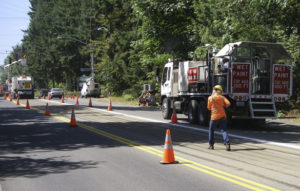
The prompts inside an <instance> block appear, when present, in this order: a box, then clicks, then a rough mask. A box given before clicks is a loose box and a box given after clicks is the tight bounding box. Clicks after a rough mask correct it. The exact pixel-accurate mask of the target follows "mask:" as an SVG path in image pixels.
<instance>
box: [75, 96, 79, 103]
mask: <svg viewBox="0 0 300 191" xmlns="http://www.w3.org/2000/svg"><path fill="white" fill-rule="evenodd" d="M75 105H79V101H78V96H77V99H76V101H75Z"/></svg>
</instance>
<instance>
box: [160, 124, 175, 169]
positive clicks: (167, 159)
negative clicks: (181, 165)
mask: <svg viewBox="0 0 300 191" xmlns="http://www.w3.org/2000/svg"><path fill="white" fill-rule="evenodd" d="M160 163H161V164H171V163H175V157H174V151H173V145H172V139H171V132H170V129H167V132H166V140H165V146H164V155H163V158H162V161H160Z"/></svg>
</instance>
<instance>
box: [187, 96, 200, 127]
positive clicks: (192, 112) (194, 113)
mask: <svg viewBox="0 0 300 191" xmlns="http://www.w3.org/2000/svg"><path fill="white" fill-rule="evenodd" d="M197 118H198V102H197V100H191V101H190V103H189V106H188V120H189V122H190V123H197V120H198V119H197Z"/></svg>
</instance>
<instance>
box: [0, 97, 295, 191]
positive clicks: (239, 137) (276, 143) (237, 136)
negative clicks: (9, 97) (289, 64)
mask: <svg viewBox="0 0 300 191" xmlns="http://www.w3.org/2000/svg"><path fill="white" fill-rule="evenodd" d="M40 100H42V101H50V100H43V99H40ZM50 102H55V103H59V104H62V105H74V104H68V103H60V102H57V101H50ZM87 108H89V109H91V110H99V111H103V112H106V113H113V114H116V115H122V116H125V117H130V118H134V119H140V120H144V121H149V122H154V123H163V124H168V125H172V126H175V127H181V128H185V129H189V130H193V131H198V132H204V133H208V130H206V129H200V128H196V127H190V126H188V125H185V124H179V123H170V122H166V121H161V120H156V119H148V118H145V117H139V116H134V115H129V114H124V113H119V112H116V111H107V110H104V109H98V108H92V107H87ZM215 133H216V134H218V135H222V133H220V132H215ZM229 135H230V137H234V138H238V139H245V140H250V141H255V142H258V143H265V144H270V145H276V146H280V147H287V148H292V149H298V150H300V146H297V145H291V144H288V143H279V142H274V141H267V140H263V139H256V138H251V137H245V136H240V135H235V134H229ZM0 191H1V190H0Z"/></svg>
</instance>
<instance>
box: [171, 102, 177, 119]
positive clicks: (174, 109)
mask: <svg viewBox="0 0 300 191" xmlns="http://www.w3.org/2000/svg"><path fill="white" fill-rule="evenodd" d="M171 122H172V123H177V114H176V107H175V105H173V113H172V117H171Z"/></svg>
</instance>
